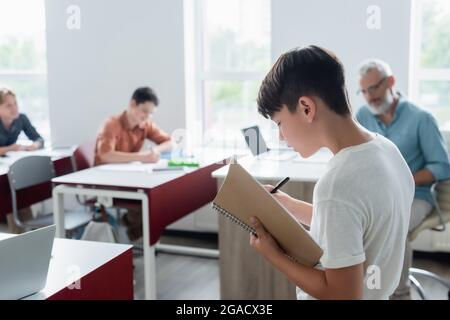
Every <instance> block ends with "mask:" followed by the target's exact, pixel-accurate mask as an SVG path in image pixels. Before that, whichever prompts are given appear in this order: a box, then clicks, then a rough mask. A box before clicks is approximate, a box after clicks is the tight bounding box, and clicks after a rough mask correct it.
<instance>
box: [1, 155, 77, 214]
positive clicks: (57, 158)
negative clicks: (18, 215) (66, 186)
mask: <svg viewBox="0 0 450 320" xmlns="http://www.w3.org/2000/svg"><path fill="white" fill-rule="evenodd" d="M33 155H43V156H50V157H52V160H53V165H54V166H55V171H56V175H57V176H59V175H63V174H67V173H70V172H72V171H73V169H72V162H71V156H72V149H69V148H67V149H58V150H51V149H43V150H36V151H27V152H25V151H22V152H8V154H7V156H6V157H1V158H0V220H1V219H3V218H4V217H5V216H6V215H7V214H8V213H11V212H12V205H11V189H10V187H9V181H8V170H9V166H10V165H11V164H12V163H13V162H14V161H16V160H17V159H19V158H22V157H26V156H33ZM49 190H50V188H49V185H48V184H44V185H39V186H34V187H30V188H26V189H23V190H20V191H19V192H17V203H18V208H19V209H22V208H26V207H29V206H30V205H32V204H35V203H37V202H40V201H43V200H46V199H48V198H50V197H51V196H52V195H51V193H50V191H49Z"/></svg>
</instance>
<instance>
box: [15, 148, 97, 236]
mask: <svg viewBox="0 0 450 320" xmlns="http://www.w3.org/2000/svg"><path fill="white" fill-rule="evenodd" d="M54 176H55V168H54V167H53V162H52V160H51V158H50V157H46V156H29V157H24V158H21V159H18V160H17V161H16V162H14V163H13V164H12V165H11V166H10V168H9V171H8V180H9V185H10V189H11V200H12V207H13V218H14V222H15V223H16V224H17V225H18V226H19V227H22V228H24V229H25V231H28V230H33V229H38V228H41V227H44V226H48V225H51V224H53V214H46V215H39V216H38V217H36V218H32V219H29V220H27V221H21V220H20V218H19V215H18V205H17V192H18V191H20V190H23V189H25V188H29V187H33V186H38V185H39V186H41V187H43V188H44V187H45V188H49V190H48V191H49V193H50V194H51V189H52V185H51V180H52V178H53V177H54ZM91 220H92V214H90V213H87V212H66V213H65V229H66V231H67V232H68V233H71V232H73V231H74V230H76V229H78V228H79V227H82V226H84V225H86V224H88V223H89V221H91Z"/></svg>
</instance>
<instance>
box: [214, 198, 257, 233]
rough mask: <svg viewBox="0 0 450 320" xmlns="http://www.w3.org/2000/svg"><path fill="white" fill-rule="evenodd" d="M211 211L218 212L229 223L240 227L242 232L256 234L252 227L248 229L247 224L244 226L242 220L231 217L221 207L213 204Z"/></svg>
mask: <svg viewBox="0 0 450 320" xmlns="http://www.w3.org/2000/svg"><path fill="white" fill-rule="evenodd" d="M213 209H214V210H216V211H217V212H219V213H220V214H223V215H224V216H225V217H227V218H228V219H230V220H231V221H233V222H234V223H236V224H237V225H240V226H241V227H242V228H243V229H244V230H246V231H248V232H250V233H256V232H255V229H253V228H252V227H250V226H249V225H248V224H246V223H245V222H243V221H242V220H240V219H238V218H236V217H235V216H233V215H232V214H230V213H229V212H228V211H227V210H225V209H223V208H222V207H220V206H219V205H217V204H215V203H213Z"/></svg>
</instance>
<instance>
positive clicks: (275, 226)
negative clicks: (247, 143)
mask: <svg viewBox="0 0 450 320" xmlns="http://www.w3.org/2000/svg"><path fill="white" fill-rule="evenodd" d="M213 208H214V209H215V210H217V211H219V212H220V213H222V214H224V215H225V216H227V217H228V218H229V219H231V220H232V221H234V222H235V223H237V224H239V225H240V226H241V227H243V228H244V229H246V230H247V231H249V232H252V231H253V228H251V227H250V226H249V219H250V217H252V216H256V217H257V218H258V219H259V220H260V221H261V222H262V224H263V225H264V227H265V228H266V230H267V231H268V232H270V233H271V234H272V236H273V237H274V239H275V240H276V241H277V243H278V244H279V245H280V247H281V248H283V249H284V251H285V252H286V253H287V255H288V256H290V257H291V258H293V259H294V260H296V261H297V262H298V263H300V264H303V265H306V266H315V265H316V264H317V263H318V262H319V259H320V257H321V256H322V249H321V248H320V247H319V246H318V245H317V243H316V242H315V241H314V240H313V239H312V238H311V236H310V235H309V233H308V232H307V231H306V230H305V229H304V228H303V227H302V225H301V224H300V223H299V222H298V221H297V220H296V219H295V218H294V216H292V214H291V213H289V212H288V211H287V210H286V209H285V208H284V207H283V206H282V205H281V204H280V203H279V202H278V200H276V199H275V198H274V197H273V196H272V195H271V194H270V193H269V192H268V191H267V190H266V189H265V188H264V187H263V186H262V185H261V184H260V183H259V182H258V181H256V180H255V179H254V178H253V177H252V176H251V175H250V174H249V173H248V172H247V171H246V170H245V169H244V168H243V167H242V166H241V165H239V164H237V163H236V164H230V168H229V170H228V175H227V176H226V178H225V181H224V183H223V184H222V187H221V188H220V190H219V192H218V194H217V196H216V198H215V199H214V200H213Z"/></svg>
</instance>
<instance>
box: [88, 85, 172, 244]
mask: <svg viewBox="0 0 450 320" xmlns="http://www.w3.org/2000/svg"><path fill="white" fill-rule="evenodd" d="M158 102H159V101H158V97H157V96H156V94H155V92H154V91H153V90H152V89H151V88H149V87H141V88H138V89H136V90H135V91H134V93H133V96H132V97H131V100H130V103H129V105H128V108H127V109H126V110H125V111H123V112H122V113H121V114H119V115H116V116H112V117H110V118H108V119H107V120H106V121H105V122H104V123H103V125H102V126H101V128H100V130H99V133H98V135H97V141H96V146H95V165H99V164H105V163H125V162H131V161H141V162H144V163H154V162H157V161H158V160H159V158H160V153H161V152H164V151H169V150H171V149H172V147H173V143H172V140H171V138H170V136H169V135H168V134H167V133H166V132H164V131H163V130H161V129H160V128H158V126H157V125H156V124H155V123H154V122H153V121H152V119H151V116H152V114H153V112H154V111H155V108H156V107H157V105H158ZM145 139H149V140H151V141H153V142H155V143H156V146H154V147H153V148H151V150H146V151H143V150H141V149H142V146H143V145H144V141H145ZM122 221H123V223H124V224H125V225H126V226H127V227H128V230H127V234H128V237H129V238H130V240H131V241H136V240H137V239H139V238H140V237H141V236H142V215H141V212H140V210H136V209H135V208H129V209H128V213H127V215H125V216H124V218H123V219H122Z"/></svg>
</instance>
